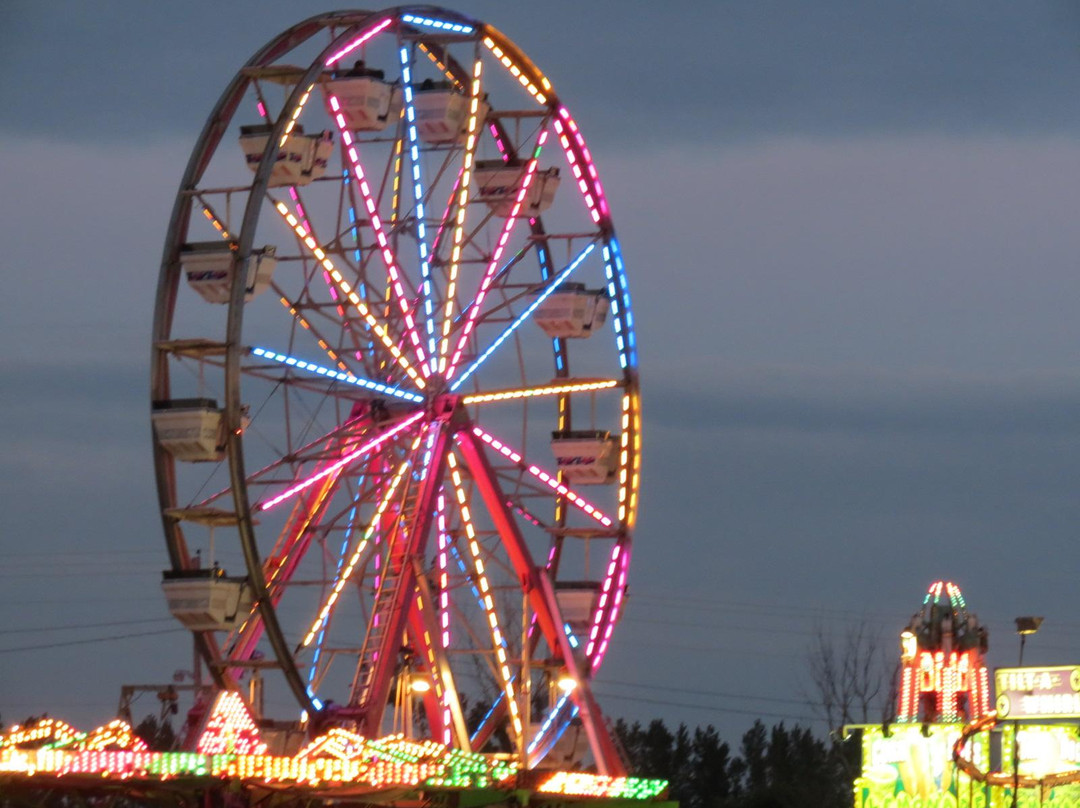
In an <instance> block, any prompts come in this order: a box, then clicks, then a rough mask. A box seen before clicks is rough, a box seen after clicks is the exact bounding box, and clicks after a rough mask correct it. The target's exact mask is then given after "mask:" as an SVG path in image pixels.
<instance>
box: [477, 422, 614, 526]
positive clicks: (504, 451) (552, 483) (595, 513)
mask: <svg viewBox="0 0 1080 808" xmlns="http://www.w3.org/2000/svg"><path fill="white" fill-rule="evenodd" d="M472 434H473V435H475V436H476V437H478V438H480V440H482V441H483V442H484V443H486V444H487V445H488V446H490V447H491V448H492V449H495V450H496V451H497V452H498V453H499V454H501V455H502V456H503V457H505V458H507V459H508V460H510V461H511V462H513V463H514V464H515V465H517V466H518V468H521V469H524V470H525V471H527V472H529V474H531V475H532V476H533V477H535V478H536V479H538V480H540V482H542V483H544V485H546V486H548V488H550V489H551V490H552V491H554V492H556V493H557V494H559V496H562V497H565V498H566V499H567V500H569V501H570V502H571V503H573V504H574V505H575V506H577V507H578V508H580V509H581V510H582V511H584V512H585V513H586V514H588V515H589V516H590V517H592V518H593V519H595V520H596V521H597V522H599V523H600V524H601V525H603V526H604V527H612V526H613V525H614V524H615V522H614V520H613V519H612V518H611V517H610V516H607V515H606V514H605V513H604V512H603V511H601V510H600V509H599V508H597V507H596V506H595V505H593V504H592V503H591V502H589V501H588V500H587V499H585V498H584V497H583V496H581V495H580V494H578V493H576V492H575V491H573V490H572V489H571V488H570V487H569V486H567V485H565V484H564V483H561V482H559V480H558V479H557V478H556V477H555V476H554V475H552V474H548V473H547V472H546V471H544V470H543V469H541V468H540V467H539V466H537V465H535V464H533V463H527V462H525V459H524V458H523V457H522V456H521V454H520V453H519V452H516V451H514V450H513V449H512V448H510V447H509V446H507V445H506V444H505V443H503V442H502V441H501V440H499V439H498V438H496V437H495V436H494V435H492V434H491V433H489V432H485V431H484V430H483V429H481V428H480V427H478V426H474V427H473V428H472Z"/></svg>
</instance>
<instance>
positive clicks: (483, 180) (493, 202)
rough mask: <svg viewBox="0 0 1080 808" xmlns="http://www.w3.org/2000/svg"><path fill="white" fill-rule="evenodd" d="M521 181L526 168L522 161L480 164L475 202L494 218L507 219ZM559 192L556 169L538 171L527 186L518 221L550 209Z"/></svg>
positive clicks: (478, 165)
mask: <svg viewBox="0 0 1080 808" xmlns="http://www.w3.org/2000/svg"><path fill="white" fill-rule="evenodd" d="M524 181H525V164H524V163H523V162H521V161H514V162H512V163H504V162H503V161H502V160H480V161H478V162H477V164H476V184H477V192H476V200H477V201H478V202H484V203H486V204H487V206H488V207H489V208H491V210H492V212H493V213H494V214H495V215H496V216H500V217H502V218H504V219H506V218H508V217H509V216H510V214H511V213H512V212H513V210H514V202H516V201H517V196H518V192H519V191H520V190H521V185H522V183H523V182H524ZM558 188H559V169H558V168H556V167H555V166H552V167H551V168H547V169H543V170H539V169H538V170H537V171H536V173H534V174H533V178H532V182H531V183H529V190H528V191H527V192H526V194H525V199H524V200H522V203H521V208H520V210H518V217H519V218H521V217H533V216H538V215H540V214H541V213H543V212H544V211H545V210H547V209H548V208H550V207H551V203H552V202H554V201H555V191H556V190H558Z"/></svg>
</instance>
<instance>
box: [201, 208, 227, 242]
mask: <svg viewBox="0 0 1080 808" xmlns="http://www.w3.org/2000/svg"><path fill="white" fill-rule="evenodd" d="M202 212H203V216H205V217H206V218H207V219H209V220H210V224H212V225H213V226H214V229H215V230H217V231H218V234H219V235H220V236H221V237H222V238H224V239H229V238H232V236H231V235H229V231H228V230H226V229H225V225H223V224H222V223H221V220H220V219H218V217H217V216H215V215H214V212H213V211H212V210H211V209H210V206H209V205H205V204H204V205H203V209H202Z"/></svg>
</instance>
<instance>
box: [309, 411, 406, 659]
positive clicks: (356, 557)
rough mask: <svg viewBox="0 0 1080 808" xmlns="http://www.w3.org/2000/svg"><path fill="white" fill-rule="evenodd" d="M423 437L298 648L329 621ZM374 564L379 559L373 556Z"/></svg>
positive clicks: (383, 496) (379, 506)
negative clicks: (331, 612)
mask: <svg viewBox="0 0 1080 808" xmlns="http://www.w3.org/2000/svg"><path fill="white" fill-rule="evenodd" d="M423 437H424V432H423V430H421V431H420V434H419V435H417V436H416V439H415V440H414V441H413V443H412V446H411V447H410V449H409V454H408V455H407V456H406V458H405V459H404V460H402V461H401V465H399V466H398V469H397V471H396V472H395V473H394V477H393V479H391V480H390V484H389V485H388V486H387V487H386V491H385V492H384V493H383V495H382V499H381V500H380V501H379V505H378V507H377V508H376V509H375V513H374V515H373V516H372V517H371V522H370V524H368V527H367V530H365V531H364V536H363V538H362V539H361V540H360V542H359V544H357V546H356V549H355V550H354V551H353V554H352V557H351V558H350V559H349V563H348V564H347V565H346V566H345V568H344V569H343V570H342V571H341V573H340V574H339V575H338V578H337V580H336V581H335V582H334V587H333V589H332V590H331V591H330V595H329V597H327V599H326V603H325V604H323V607H322V610H321V611H320V612H319V616H318V617H316V618H315V622H314V623H313V624H312V625H311V628H310V629H309V630H308V633H307V636H306V637H304V640H303V642H301V643H300V648H307V647H308V646H309V645H311V641H312V640H313V639H315V635H316V634H318V633H319V632H320V631H321V630H322V627H323V626H324V625H326V621H327V620H329V619H330V611H331V610H332V609H333V608H334V604H335V603H336V602H337V599H338V596H339V595H341V591H342V590H343V589H344V588H345V584H346V583H347V582H348V580H349V578H351V577H352V574H353V570H355V569H356V565H357V564H359V563H360V557H361V556H362V555H363V553H364V549H365V548H366V547H367V545H368V541H369V540H370V539H371V536H372V534H375V531H376V530H378V527H379V522H380V521H381V520H382V517H383V514H384V513H385V512H386V509H387V508H388V507H389V506H390V502H391V500H393V498H394V494H395V493H396V492H397V489H398V486H399V485H401V480H402V478H403V477H404V476H405V472H406V471H407V470H408V468H409V466H410V465H411V464H412V456H413V454H414V453H415V452H416V449H417V447H418V446H419V445H420V440H421V439H422V438H423ZM379 535H381V534H375V541H376V544H378V538H379ZM375 560H376V562H378V560H379V557H378V556H377V555H376V556H375Z"/></svg>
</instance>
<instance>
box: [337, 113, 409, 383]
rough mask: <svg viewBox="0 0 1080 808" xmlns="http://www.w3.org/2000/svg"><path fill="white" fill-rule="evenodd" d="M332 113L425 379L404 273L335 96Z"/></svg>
mask: <svg viewBox="0 0 1080 808" xmlns="http://www.w3.org/2000/svg"><path fill="white" fill-rule="evenodd" d="M330 109H331V110H332V111H333V118H334V121H335V122H336V123H337V126H338V131H339V132H340V133H341V141H342V144H343V145H344V151H345V153H346V154H347V155H348V156H349V164H350V165H351V166H352V170H353V175H354V176H355V177H356V184H357V186H358V187H359V188H360V193H361V194H362V195H363V197H364V207H365V208H367V212H368V220H369V221H370V222H371V229H372V230H374V231H375V240H376V241H378V242H379V253H380V254H381V255H382V258H383V263H385V264H386V271H387V273H389V275H390V285H391V287H392V288H393V290H394V295H395V296H396V297H397V300H398V306H399V307H400V308H401V313H402V315H403V316H404V318H405V331H406V333H407V334H408V336H409V341H410V342H411V343H412V345H413V350H414V351H416V358H417V361H418V362H419V363H420V366H421V369H422V370H423V371H424V375H429V374H428V371H427V367H426V362H427V354H426V353H424V346H423V345H422V344H421V342H420V335H419V333H417V330H416V321H415V320H414V319H413V315H412V309H411V307H410V306H409V300H408V297H407V295H406V294H405V285H404V284H403V283H402V281H401V271H400V270H399V269H398V265H397V259H396V258H395V257H394V252H393V250H391V249H390V242H389V240H388V239H387V238H386V233H385V231H384V230H383V226H382V220H381V219H380V218H379V213H378V210H376V207H375V197H374V195H373V194H372V192H371V186H370V185H368V181H367V177H366V176H365V175H364V167H363V166H362V165H361V164H360V155H359V153H358V152H357V151H356V143H355V141H354V140H353V136H352V132H351V131H349V127H348V124H346V123H345V115H344V114H342V112H341V103H340V102H339V101H338V99H337V96H335V95H331V96H330Z"/></svg>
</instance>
